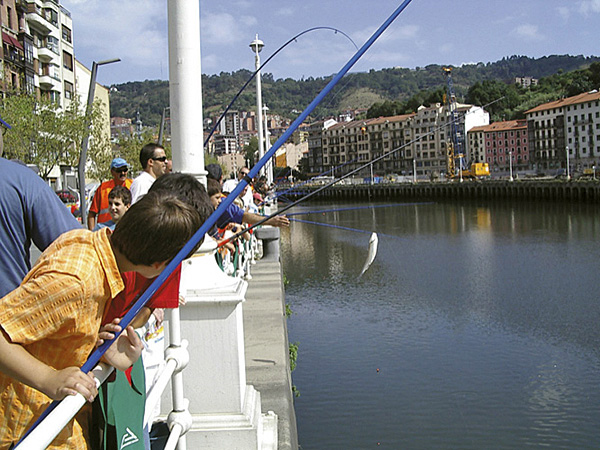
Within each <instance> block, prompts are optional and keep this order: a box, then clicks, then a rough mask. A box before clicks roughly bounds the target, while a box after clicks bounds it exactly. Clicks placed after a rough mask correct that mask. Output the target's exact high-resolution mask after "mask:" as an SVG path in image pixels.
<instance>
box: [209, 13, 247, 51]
mask: <svg viewBox="0 0 600 450" xmlns="http://www.w3.org/2000/svg"><path fill="white" fill-rule="evenodd" d="M257 23H258V22H257V20H256V18H255V17H253V16H242V17H234V16H232V15H231V14H229V13H211V12H205V13H204V14H203V16H202V22H201V23H200V27H201V35H202V41H203V42H207V43H209V44H218V45H232V44H235V43H238V42H240V41H242V40H244V39H245V40H248V36H249V35H251V34H252V33H251V32H250V31H248V30H247V28H249V27H251V26H254V25H256V24H257Z"/></svg>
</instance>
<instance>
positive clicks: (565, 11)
mask: <svg viewBox="0 0 600 450" xmlns="http://www.w3.org/2000/svg"><path fill="white" fill-rule="evenodd" d="M556 10H557V11H558V15H559V16H560V17H562V18H563V19H564V20H567V19H568V18H569V17H570V16H571V11H570V10H569V8H567V7H566V6H559V7H558V8H556Z"/></svg>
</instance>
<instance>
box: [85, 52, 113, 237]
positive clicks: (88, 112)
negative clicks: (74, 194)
mask: <svg viewBox="0 0 600 450" xmlns="http://www.w3.org/2000/svg"><path fill="white" fill-rule="evenodd" d="M119 61H121V60H120V59H119V58H113V59H106V60H104V61H98V62H96V61H94V62H93V63H92V72H91V75H90V89H89V91H88V98H87V105H86V109H85V113H86V120H87V125H86V132H85V135H84V136H83V140H82V141H81V152H80V154H79V163H78V165H77V171H78V173H79V202H80V203H79V211H81V223H83V224H84V226H85V224H86V223H87V222H86V220H87V213H86V212H87V204H86V203H87V202H86V200H87V199H86V198H85V165H86V162H87V150H88V144H89V140H90V126H91V125H92V124H91V113H92V105H93V104H94V95H95V93H96V74H97V73H98V66H104V65H105V64H111V63H116V62H119Z"/></svg>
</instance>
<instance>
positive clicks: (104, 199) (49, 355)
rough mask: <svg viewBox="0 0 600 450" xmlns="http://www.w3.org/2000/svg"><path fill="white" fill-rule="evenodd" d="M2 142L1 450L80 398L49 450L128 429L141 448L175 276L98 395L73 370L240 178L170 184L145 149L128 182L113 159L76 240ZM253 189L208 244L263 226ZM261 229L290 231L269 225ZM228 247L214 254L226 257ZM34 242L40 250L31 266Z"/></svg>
mask: <svg viewBox="0 0 600 450" xmlns="http://www.w3.org/2000/svg"><path fill="white" fill-rule="evenodd" d="M2 126H8V125H7V124H5V123H4V122H2ZM1 139H2V137H1V134H0V221H1V222H2V227H1V228H0V260H1V261H2V271H0V297H1V298H0V329H1V331H2V332H1V333H0V395H1V400H0V408H1V409H2V412H1V413H0V421H2V424H1V425H0V450H1V449H8V448H12V446H14V445H15V444H16V443H17V442H18V441H19V440H20V439H21V438H22V437H23V435H24V434H25V433H26V431H27V430H28V429H29V428H30V427H31V426H32V424H34V422H35V421H36V420H37V419H38V417H39V416H40V415H41V414H42V412H43V411H44V410H45V409H46V407H47V406H48V405H49V404H50V403H51V401H52V400H61V399H63V398H65V397H66V396H69V395H77V394H81V395H83V396H84V397H85V398H86V399H87V400H89V402H90V405H88V407H85V408H84V409H82V411H81V412H80V413H79V414H78V415H77V416H76V417H75V419H73V420H71V422H70V423H69V424H68V425H67V426H66V427H65V428H64V429H63V430H62V431H61V432H60V433H59V434H58V436H57V437H56V439H55V440H54V441H53V443H52V445H51V446H50V447H49V448H73V449H86V448H91V449H96V448H98V449H112V448H120V447H119V445H120V444H119V442H120V439H121V436H120V434H119V433H121V430H124V429H127V432H128V433H132V434H133V435H135V436H136V437H137V438H138V442H135V443H133V445H131V446H129V447H128V448H130V449H135V448H140V449H144V448H145V449H150V435H151V432H152V430H151V429H150V428H151V424H152V422H153V421H152V420H150V421H149V422H148V423H149V424H150V425H149V426H147V427H146V429H143V417H144V405H145V397H146V392H147V391H148V390H149V388H150V386H151V385H152V383H153V382H154V380H155V379H156V378H157V376H158V375H159V373H160V371H161V368H162V366H163V365H164V330H163V318H164V309H165V308H177V307H179V306H180V305H181V304H182V303H184V302H185V299H184V298H182V297H181V296H180V293H179V279H180V275H181V267H179V268H178V269H176V270H175V271H174V272H173V273H172V274H171V275H170V276H169V277H168V278H167V279H166V280H165V282H164V283H163V285H162V286H161V288H160V289H159V290H158V291H157V292H156V293H155V295H154V296H153V297H152V298H151V300H150V301H149V302H148V303H147V304H146V306H145V307H143V308H142V310H141V311H140V313H139V314H138V315H137V316H136V317H135V319H134V320H133V322H132V323H131V324H130V325H129V326H128V327H127V328H126V330H125V331H124V332H123V333H122V334H121V335H120V336H119V337H118V338H117V340H116V341H115V342H114V344H112V345H111V346H110V348H109V349H108V351H107V352H106V353H105V354H104V356H103V361H104V362H107V363H108V364H110V365H112V366H114V367H115V368H116V369H118V370H117V371H116V375H113V377H112V379H109V381H108V382H106V383H104V384H103V385H102V386H101V387H100V388H99V389H97V388H96V383H95V380H94V379H93V376H92V375H91V374H86V373H83V372H82V371H81V370H80V367H81V366H82V365H83V364H84V363H85V361H86V360H87V358H88V356H89V355H90V354H91V353H92V352H93V351H94V349H95V348H96V347H97V346H98V345H101V344H102V343H103V342H104V341H105V340H110V339H113V338H114V336H115V333H118V332H120V331H121V326H120V325H119V321H120V319H121V318H122V317H123V315H124V314H125V313H126V312H127V311H128V310H129V309H130V308H131V306H132V305H133V303H134V302H135V300H136V299H137V298H138V297H139V296H140V294H141V293H143V292H144V290H145V289H146V288H147V287H148V286H149V284H150V283H151V282H152V279H153V278H155V277H156V276H157V275H158V274H159V273H160V272H161V271H162V270H163V269H164V268H165V266H166V265H167V264H168V263H169V262H170V261H171V260H172V259H173V258H174V257H175V255H177V253H179V251H180V250H181V249H182V248H183V247H184V245H185V244H186V243H187V242H188V241H189V240H190V238H191V237H192V235H193V234H194V233H195V232H196V230H198V229H199V228H200V226H201V225H202V223H203V222H204V221H206V219H207V218H208V216H209V215H210V214H212V213H213V212H214V210H215V208H216V207H217V206H218V204H219V202H220V200H221V198H222V196H223V195H226V194H227V193H230V192H232V190H233V188H235V186H236V185H237V183H239V181H240V180H242V179H244V177H247V176H248V172H249V170H248V169H247V168H246V167H242V168H241V169H240V170H239V171H238V174H237V178H236V179H232V180H227V181H225V182H223V176H222V171H221V167H220V166H218V165H210V164H209V165H208V166H207V168H206V169H207V171H208V182H207V188H205V187H204V186H203V185H202V184H201V183H200V182H199V181H198V180H197V179H196V178H194V177H193V176H191V175H186V174H180V173H169V172H170V170H169V167H168V161H167V157H166V154H165V150H164V148H163V147H161V146H160V145H157V144H147V145H145V146H144V147H143V148H142V149H141V151H140V163H141V165H142V167H143V171H142V172H141V174H140V175H138V176H137V177H136V178H135V179H133V180H132V179H131V178H129V177H128V174H129V169H130V166H129V164H128V163H127V162H126V161H125V160H124V159H122V158H115V159H113V160H112V162H111V164H110V172H111V175H112V179H110V180H108V181H105V182H103V183H101V184H100V186H99V187H98V188H97V189H96V192H95V194H94V197H93V199H92V201H91V205H90V209H89V214H88V216H87V217H86V218H83V219H84V222H85V224H86V225H87V228H88V229H83V228H82V227H81V224H80V223H79V222H78V221H77V220H76V219H75V218H74V217H73V215H72V214H71V213H70V212H69V210H68V209H67V208H65V206H64V205H63V204H62V202H61V201H60V200H59V198H58V196H57V195H56V194H55V193H54V192H53V191H52V190H51V189H50V187H49V186H48V185H47V184H46V183H45V182H44V181H43V180H42V179H41V178H39V177H38V176H37V174H35V173H34V172H33V171H32V170H31V169H29V168H27V167H25V166H23V165H20V164H18V163H16V162H12V161H8V160H6V159H4V158H2V157H1V154H2V153H1V149H2V140H1ZM253 184H254V186H249V187H248V188H247V189H244V191H243V193H242V194H241V195H240V196H239V198H237V199H236V200H235V202H234V203H232V204H231V206H230V207H229V208H227V210H226V212H225V213H224V214H223V215H221V217H219V219H218V220H217V223H216V226H215V227H214V229H213V230H211V231H210V233H209V235H210V238H211V239H216V240H217V241H221V242H224V241H225V240H227V238H228V236H231V234H232V233H237V232H238V231H239V230H240V228H241V227H243V226H244V224H256V223H258V222H260V221H261V220H263V219H264V216H262V215H261V213H262V207H263V204H264V199H265V197H266V196H267V195H268V194H269V192H268V191H266V190H265V189H267V187H266V182H265V181H264V180H260V179H259V180H256V182H255V183H253ZM265 224H266V225H272V226H276V227H282V226H288V225H289V220H288V219H287V218H286V217H285V216H275V217H272V218H271V219H269V220H268V221H266V222H265ZM240 236H241V239H242V240H243V239H250V238H251V236H250V235H249V234H245V235H244V234H242V235H240ZM236 242H237V241H230V242H227V243H225V245H222V249H223V250H221V252H227V251H230V252H235V251H236V250H238V249H239V246H238V245H239V244H237V243H236ZM32 243H33V244H35V246H36V247H38V248H39V249H40V250H42V251H43V253H42V255H41V256H40V258H39V259H38V260H37V262H36V263H35V264H34V266H33V267H31V266H30V250H29V248H30V245H31V244H32ZM224 259H225V258H224V256H223V255H220V262H221V263H223V260H224ZM157 415H158V407H157V408H156V410H155V414H154V418H156V416H157ZM142 436H143V438H142Z"/></svg>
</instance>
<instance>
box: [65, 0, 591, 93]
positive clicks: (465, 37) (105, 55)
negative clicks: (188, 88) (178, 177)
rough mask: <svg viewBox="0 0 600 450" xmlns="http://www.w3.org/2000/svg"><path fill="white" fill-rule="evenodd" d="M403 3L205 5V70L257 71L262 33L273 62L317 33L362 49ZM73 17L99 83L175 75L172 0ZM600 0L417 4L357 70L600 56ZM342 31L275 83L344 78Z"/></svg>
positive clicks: (134, 0)
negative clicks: (255, 46)
mask: <svg viewBox="0 0 600 450" xmlns="http://www.w3.org/2000/svg"><path fill="white" fill-rule="evenodd" d="M401 3H402V1H401V0H396V1H392V0H366V1H358V0H303V1H297V0H296V1H288V0H278V1H277V0H226V1H224V0H200V17H201V19H200V20H201V31H200V33H201V56H202V72H203V73H205V74H215V73H216V74H218V73H220V72H222V71H225V72H231V71H235V70H238V69H242V68H246V69H253V68H254V57H253V54H252V52H251V50H250V48H249V46H248V45H249V43H250V42H251V41H252V40H253V39H254V36H255V34H257V33H258V34H259V37H260V39H261V40H263V41H264V42H265V48H264V49H263V51H262V53H261V57H262V58H263V61H264V59H265V58H267V57H268V56H269V55H271V54H272V53H273V52H274V51H275V50H276V49H277V48H278V47H279V46H280V45H282V44H284V43H285V42H286V41H287V40H288V39H290V38H291V37H292V36H294V35H296V34H298V33H300V32H301V31H303V30H306V29H308V28H312V27H317V26H327V27H333V28H337V29H339V30H341V31H343V32H344V33H346V34H347V35H349V36H350V37H351V38H352V40H354V42H355V43H356V44H357V45H358V46H359V47H360V46H361V45H362V44H363V43H364V42H365V41H366V40H367V39H368V38H369V37H370V35H371V34H372V33H373V32H374V31H375V30H376V29H377V28H378V27H379V26H380V25H381V23H383V22H384V21H385V20H386V19H387V17H388V16H389V15H390V14H391V13H392V12H393V11H394V10H395V9H396V8H397V7H398V6H399V5H400V4H401ZM62 4H63V6H64V7H65V8H67V9H68V10H69V11H70V12H71V15H72V17H73V29H74V30H73V32H74V44H75V55H76V57H77V59H79V60H80V61H81V62H83V63H84V64H85V65H87V66H88V67H91V64H92V61H94V60H95V61H101V60H104V59H110V58H115V57H118V58H121V60H122V61H121V62H120V63H118V64H112V65H110V66H105V67H101V68H100V69H99V72H98V81H99V82H101V83H103V84H106V85H109V84H113V83H124V82H127V81H142V80H146V79H149V80H154V79H165V80H166V79H168V74H169V70H168V42H167V1H165V0H125V1H123V0H62ZM599 24H600V0H504V1H496V0H412V3H411V4H410V5H408V7H407V8H406V10H405V11H404V12H403V13H402V14H401V15H400V16H399V17H398V18H397V19H396V21H395V22H394V23H393V24H392V25H391V27H390V28H389V29H388V31H386V33H385V34H384V35H383V36H382V37H381V38H380V39H379V40H378V41H377V42H376V43H375V44H374V46H373V47H372V48H371V50H369V52H368V53H367V54H366V55H365V56H364V57H363V58H362V59H361V60H360V61H359V62H358V63H357V64H356V65H355V66H354V68H353V69H352V71H368V70H369V69H380V68H384V67H395V66H400V67H408V68H414V67H417V66H425V65H427V64H446V65H448V64H452V65H460V64H464V63H476V62H484V63H485V62H493V61H497V60H499V59H502V58H503V57H504V56H511V55H525V56H530V57H541V56H547V55H552V54H567V53H568V54H572V55H579V54H583V55H585V56H590V55H595V56H598V55H600V49H599V48H598V42H599V41H600V39H599V38H600V26H599ZM354 52H355V48H354V46H353V45H352V43H351V42H350V41H349V40H348V39H347V38H345V37H344V36H343V35H342V34H340V33H338V34H335V33H334V32H332V31H314V32H311V33H308V34H306V35H304V36H302V37H301V38H299V39H298V41H297V42H294V43H292V44H290V45H289V46H288V47H286V49H285V50H283V51H282V52H281V53H280V54H278V55H277V56H276V57H275V58H273V60H272V61H271V62H270V63H269V65H267V66H266V67H265V69H264V71H266V72H270V73H272V74H273V76H274V77H275V78H287V77H290V78H294V79H300V78H302V77H309V76H313V77H319V76H324V75H330V74H332V73H336V72H337V71H338V70H339V69H340V68H341V67H342V66H343V65H344V64H345V63H346V61H347V60H348V59H349V58H350V57H351V56H352V55H353V54H354Z"/></svg>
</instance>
